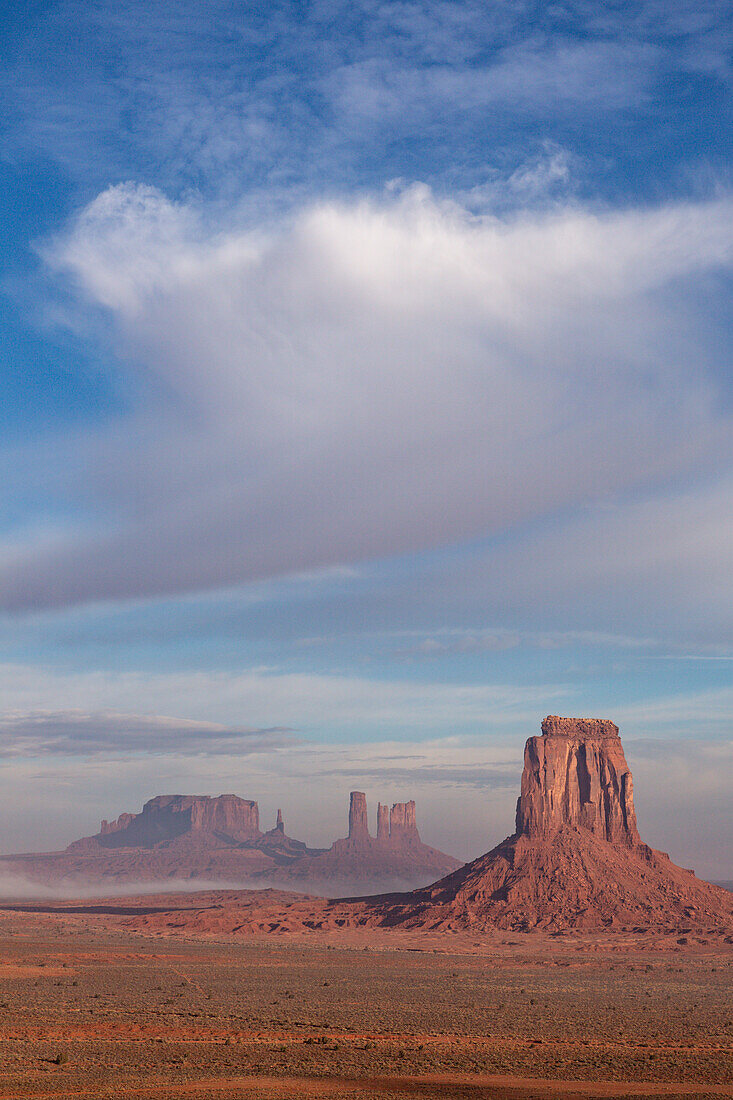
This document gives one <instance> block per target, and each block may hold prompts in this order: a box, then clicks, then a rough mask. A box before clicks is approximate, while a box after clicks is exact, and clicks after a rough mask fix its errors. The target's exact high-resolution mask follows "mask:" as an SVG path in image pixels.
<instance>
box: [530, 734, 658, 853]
mask: <svg viewBox="0 0 733 1100" xmlns="http://www.w3.org/2000/svg"><path fill="white" fill-rule="evenodd" d="M521 792H522V793H521V795H520V797H519V801H518V802H517V833H520V834H523V835H525V836H549V835H551V834H553V833H555V832H557V831H558V830H559V829H560V828H561V827H562V826H564V825H569V826H572V827H574V828H579V829H587V830H588V831H589V832H591V833H594V834H595V835H596V836H599V837H601V838H602V839H604V840H607V841H610V842H611V843H612V844H623V845H626V846H628V847H634V846H635V845H637V844H640V843H641V840H640V837H639V832H638V829H637V826H636V813H635V811H634V792H633V781H632V778H631V771H630V769H629V766H628V764H627V763H626V757H625V756H624V750H623V747H622V745H621V738H620V737H619V732H618V727H617V726H616V725H614V723H613V722H609V721H607V720H605V719H601V718H560V717H558V716H557V715H549V716H548V717H547V718H546V719H545V720H544V722H543V723H542V736H541V737H530V738H529V740H528V741H527V744H526V746H525V749H524V772H523V773H522V787H521Z"/></svg>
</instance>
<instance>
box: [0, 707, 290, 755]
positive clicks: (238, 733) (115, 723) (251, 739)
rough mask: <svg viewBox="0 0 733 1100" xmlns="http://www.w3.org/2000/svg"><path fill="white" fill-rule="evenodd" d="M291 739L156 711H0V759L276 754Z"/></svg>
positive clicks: (281, 732)
mask: <svg viewBox="0 0 733 1100" xmlns="http://www.w3.org/2000/svg"><path fill="white" fill-rule="evenodd" d="M296 740H297V739H296V738H295V737H294V736H293V735H292V732H291V731H289V730H284V729H227V728H226V727H225V726H221V725H218V724H216V723H214V722H192V721H190V720H185V719H180V718H171V717H169V716H167V715H158V714H147V715H138V714H118V713H115V712H114V711H98V712H96V713H91V714H89V713H85V712H84V711H73V710H72V711H55V712H54V711H31V712H30V713H27V712H26V713H23V712H14V713H13V712H11V713H6V714H2V715H0V759H5V760H9V759H13V758H14V757H23V758H28V757H44V756H84V757H89V756H115V755H118V754H119V755H129V754H131V753H146V754H157V753H168V754H174V755H175V754H178V753H180V754H185V755H191V754H194V755H195V754H197V753H204V754H206V755H217V754H220V753H225V754H227V755H230V756H231V755H235V756H236V755H246V754H248V753H254V752H267V753H270V752H276V751H277V750H278V749H281V748H284V747H286V746H289V745H292V744H294V743H295V741H296Z"/></svg>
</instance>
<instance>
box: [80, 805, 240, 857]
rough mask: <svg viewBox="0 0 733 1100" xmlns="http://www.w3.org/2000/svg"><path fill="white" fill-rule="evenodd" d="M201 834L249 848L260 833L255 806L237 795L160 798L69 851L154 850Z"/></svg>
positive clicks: (125, 816)
mask: <svg viewBox="0 0 733 1100" xmlns="http://www.w3.org/2000/svg"><path fill="white" fill-rule="evenodd" d="M190 834H194V835H195V834H199V839H201V838H203V837H204V836H205V835H210V836H211V837H212V838H218V839H220V840H223V841H227V842H229V843H236V844H246V843H249V842H250V841H255V840H258V839H259V838H260V836H261V835H262V834H261V833H260V820H259V809H258V806H257V803H256V802H250V801H248V800H246V799H244V798H239V797H238V796H237V795H236V794H221V795H218V796H217V797H213V796H211V795H205V794H202V795H193V794H168V795H157V796H156V797H155V798H151V799H150V801H149V802H146V803H145V805H144V806H143V808H142V813H139V814H129V813H125V814H120V816H119V817H118V818H117V820H116V821H111V822H110V821H103V822H102V825H101V827H100V830H99V832H98V833H97V835H96V836H94V837H85V838H84V839H83V840H79V841H75V842H74V843H73V844H71V845H69V847H68V849H67V851H69V852H75V851H76V852H78V851H88V850H90V849H91V848H93V847H94V846H95V844H96V845H99V846H101V847H103V848H154V847H155V846H156V845H158V844H165V843H169V842H171V841H173V840H175V839H176V838H177V837H181V836H184V835H190Z"/></svg>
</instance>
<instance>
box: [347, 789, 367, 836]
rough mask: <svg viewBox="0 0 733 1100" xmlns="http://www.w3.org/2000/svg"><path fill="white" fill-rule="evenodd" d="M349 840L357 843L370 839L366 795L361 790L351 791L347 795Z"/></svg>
mask: <svg viewBox="0 0 733 1100" xmlns="http://www.w3.org/2000/svg"><path fill="white" fill-rule="evenodd" d="M349 840H351V841H356V842H357V843H358V842H360V841H365V842H366V841H368V840H370V836H369V822H368V819H367V803H366V795H365V794H364V792H363V791H352V792H351V795H350V797H349Z"/></svg>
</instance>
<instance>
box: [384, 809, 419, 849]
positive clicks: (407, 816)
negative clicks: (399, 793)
mask: <svg viewBox="0 0 733 1100" xmlns="http://www.w3.org/2000/svg"><path fill="white" fill-rule="evenodd" d="M389 842H390V844H391V845H392V846H393V847H397V848H409V847H410V846H411V845H413V844H419V843H420V834H419V832H418V831H417V825H416V823H415V803H414V802H395V804H394V806H393V807H392V809H391V810H390V814H389Z"/></svg>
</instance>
